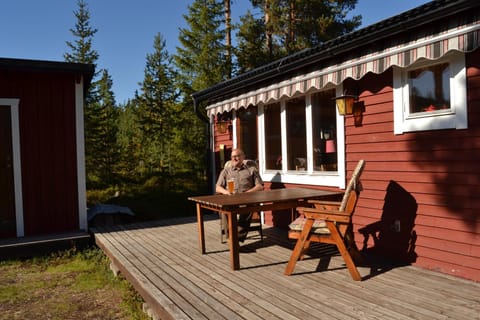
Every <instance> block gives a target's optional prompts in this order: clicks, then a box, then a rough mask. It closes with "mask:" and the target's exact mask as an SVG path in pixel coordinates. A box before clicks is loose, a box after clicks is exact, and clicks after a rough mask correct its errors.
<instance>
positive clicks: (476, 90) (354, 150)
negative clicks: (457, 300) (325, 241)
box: [346, 50, 480, 281]
mask: <svg viewBox="0 0 480 320" xmlns="http://www.w3.org/2000/svg"><path fill="white" fill-rule="evenodd" d="M479 61H480V52H479V51H478V50H477V52H475V53H474V54H470V55H468V59H467V65H468V69H467V77H468V118H469V128H468V129H467V130H436V131H428V132H415V133H406V134H402V135H394V134H393V100H392V99H393V92H392V72H391V71H388V72H386V73H384V74H382V75H373V74H369V75H367V76H366V77H365V78H364V79H362V80H361V81H360V83H359V85H360V88H361V99H360V100H361V101H363V102H364V103H365V106H366V112H365V113H364V121H363V126H362V127H355V126H354V125H353V119H352V118H351V117H347V118H346V154H347V169H348V172H351V170H352V169H353V167H354V165H355V163H356V162H357V161H358V160H359V159H362V158H363V159H365V160H366V162H367V164H366V169H365V172H364V173H363V175H362V183H363V186H364V189H365V190H364V191H363V192H362V194H361V197H360V201H359V204H358V209H357V211H356V213H355V220H354V223H355V230H356V231H357V235H356V236H357V241H358V242H362V241H363V240H364V236H363V235H362V234H360V233H358V231H359V230H363V229H362V228H367V229H368V228H373V226H374V225H372V224H373V223H375V222H378V221H381V223H380V226H381V230H382V233H383V238H382V239H380V242H383V243H382V244H380V245H379V246H378V245H377V247H379V248H380V249H379V251H380V252H382V253H383V254H386V255H390V256H391V257H392V258H400V259H402V260H407V262H413V263H414V264H416V265H418V266H421V267H424V268H428V269H433V270H438V271H441V272H444V273H449V274H453V275H457V276H461V277H465V278H469V279H473V280H476V281H480V254H479V253H480V214H479V212H480V197H478V192H479V191H480V166H479V165H478V163H479V160H480V119H479V118H480V110H479V108H478V106H479V102H480V63H479ZM389 187H390V188H389ZM384 214H385V215H389V214H390V217H386V219H385V216H384V217H383V218H384V219H383V220H382V215H384ZM395 219H398V220H400V222H401V231H400V233H396V232H393V231H392V228H393V224H394V221H395ZM409 223H412V224H411V225H409ZM377 226H378V223H377ZM368 246H369V247H374V243H373V241H372V238H370V239H369V241H368Z"/></svg>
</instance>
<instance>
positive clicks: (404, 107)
mask: <svg viewBox="0 0 480 320" xmlns="http://www.w3.org/2000/svg"><path fill="white" fill-rule="evenodd" d="M441 63H448V64H449V67H450V109H448V110H437V111H434V112H419V113H415V114H410V113H409V110H410V105H409V104H410V99H409V98H410V89H409V85H408V72H409V71H411V70H415V69H418V68H420V67H428V66H433V65H437V64H441ZM466 87H467V72H466V67H465V55H464V54H463V53H460V52H451V53H449V54H447V55H445V56H444V57H442V58H440V59H438V60H435V61H428V60H423V61H420V62H418V63H415V64H414V65H412V66H411V67H408V68H397V67H395V68H394V69H393V112H394V133H395V134H403V133H405V132H415V131H425V130H441V129H467V128H468V119H467V88H466Z"/></svg>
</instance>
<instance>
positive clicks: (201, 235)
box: [197, 203, 205, 254]
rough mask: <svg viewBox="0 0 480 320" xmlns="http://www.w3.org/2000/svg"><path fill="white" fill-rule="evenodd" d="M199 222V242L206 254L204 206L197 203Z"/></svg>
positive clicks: (201, 250) (201, 249) (202, 251)
mask: <svg viewBox="0 0 480 320" xmlns="http://www.w3.org/2000/svg"><path fill="white" fill-rule="evenodd" d="M197 223H198V244H199V245H200V252H201V253H202V254H205V230H204V226H203V215H202V206H201V205H200V204H199V203H197Z"/></svg>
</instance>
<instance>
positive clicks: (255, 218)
mask: <svg viewBox="0 0 480 320" xmlns="http://www.w3.org/2000/svg"><path fill="white" fill-rule="evenodd" d="M243 163H244V164H245V165H247V166H255V167H256V168H257V169H258V165H257V163H256V162H255V161H254V160H244V161H243ZM230 165H231V160H229V161H227V162H225V165H224V168H227V167H228V166H230ZM227 224H228V221H227V217H226V216H225V215H224V214H220V242H221V243H224V242H225V239H228V227H227ZM250 231H257V232H258V233H259V234H260V240H261V241H263V226H262V218H261V214H260V212H253V213H252V217H251V219H250V227H249V228H248V232H250Z"/></svg>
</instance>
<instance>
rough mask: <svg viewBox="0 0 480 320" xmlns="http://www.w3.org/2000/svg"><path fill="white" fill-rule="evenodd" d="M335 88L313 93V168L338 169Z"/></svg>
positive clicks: (320, 169)
mask: <svg viewBox="0 0 480 320" xmlns="http://www.w3.org/2000/svg"><path fill="white" fill-rule="evenodd" d="M334 97H335V90H328V91H322V92H318V93H315V94H313V95H312V132H313V137H312V138H313V139H312V141H313V169H314V170H315V171H337V121H336V112H335V101H334V100H332V98H334Z"/></svg>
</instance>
